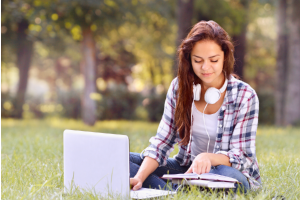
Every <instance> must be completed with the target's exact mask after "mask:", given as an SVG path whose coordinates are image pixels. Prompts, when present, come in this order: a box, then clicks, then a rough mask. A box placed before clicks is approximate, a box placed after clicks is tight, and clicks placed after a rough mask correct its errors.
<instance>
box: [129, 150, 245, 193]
mask: <svg viewBox="0 0 300 200" xmlns="http://www.w3.org/2000/svg"><path fill="white" fill-rule="evenodd" d="M142 162H143V159H141V157H140V154H138V153H132V152H130V178H133V177H134V176H135V175H136V173H137V172H138V170H139V168H140V166H141V164H142ZM189 167H190V166H180V164H179V163H178V162H177V161H176V160H175V159H173V158H169V159H168V160H167V164H166V165H165V166H161V167H158V168H157V169H156V170H155V171H154V172H153V173H152V174H150V175H149V176H148V178H146V180H145V181H144V183H143V186H142V187H145V188H149V187H151V188H154V189H170V185H168V184H167V182H166V181H165V180H164V179H161V178H160V177H162V176H163V175H164V174H180V173H185V172H186V171H187V170H188V169H189ZM210 173H214V174H219V175H224V176H228V177H232V178H235V179H237V180H238V181H239V182H240V183H241V184H235V186H236V188H235V189H234V190H233V191H234V192H237V189H240V192H243V193H246V192H247V190H249V189H250V185H249V182H248V180H247V178H246V177H245V176H244V175H243V174H242V173H241V172H240V171H238V170H237V169H235V168H232V167H229V166H225V165H218V166H212V167H211V170H210ZM176 187H177V186H175V185H173V188H172V189H173V190H175V189H176Z"/></svg>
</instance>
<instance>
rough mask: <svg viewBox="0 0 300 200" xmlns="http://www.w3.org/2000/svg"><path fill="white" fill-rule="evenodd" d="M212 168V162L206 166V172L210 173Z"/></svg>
mask: <svg viewBox="0 0 300 200" xmlns="http://www.w3.org/2000/svg"><path fill="white" fill-rule="evenodd" d="M210 169H211V164H210V163H208V165H207V167H206V172H205V173H209V172H210Z"/></svg>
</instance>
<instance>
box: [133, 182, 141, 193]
mask: <svg viewBox="0 0 300 200" xmlns="http://www.w3.org/2000/svg"><path fill="white" fill-rule="evenodd" d="M141 187H142V183H141V182H137V184H136V185H135V186H134V187H133V188H132V190H134V191H135V190H138V189H140V188H141Z"/></svg>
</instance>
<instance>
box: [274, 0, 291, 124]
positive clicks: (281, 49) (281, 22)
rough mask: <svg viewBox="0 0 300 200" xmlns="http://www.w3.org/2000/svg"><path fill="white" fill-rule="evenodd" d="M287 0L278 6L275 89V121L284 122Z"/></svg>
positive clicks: (282, 0) (286, 66)
mask: <svg viewBox="0 0 300 200" xmlns="http://www.w3.org/2000/svg"><path fill="white" fill-rule="evenodd" d="M286 11H287V2H286V0H280V1H279V2H278V7H277V13H278V14H277V32H278V38H277V69H276V91H275V123H276V125H277V126H281V125H283V124H284V105H285V100H286V98H285V97H286V86H287V71H288V59H287V56H288V32H287V26H286V22H287V18H286Z"/></svg>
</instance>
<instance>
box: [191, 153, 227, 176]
mask: <svg viewBox="0 0 300 200" xmlns="http://www.w3.org/2000/svg"><path fill="white" fill-rule="evenodd" d="M217 165H226V166H229V167H231V163H230V162H229V157H228V156H226V155H222V154H214V153H201V154H199V155H198V156H196V158H195V159H194V161H193V163H192V165H191V166H190V168H189V169H188V170H187V172H186V173H192V172H194V173H197V174H203V173H208V172H209V171H210V169H211V166H217Z"/></svg>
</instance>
